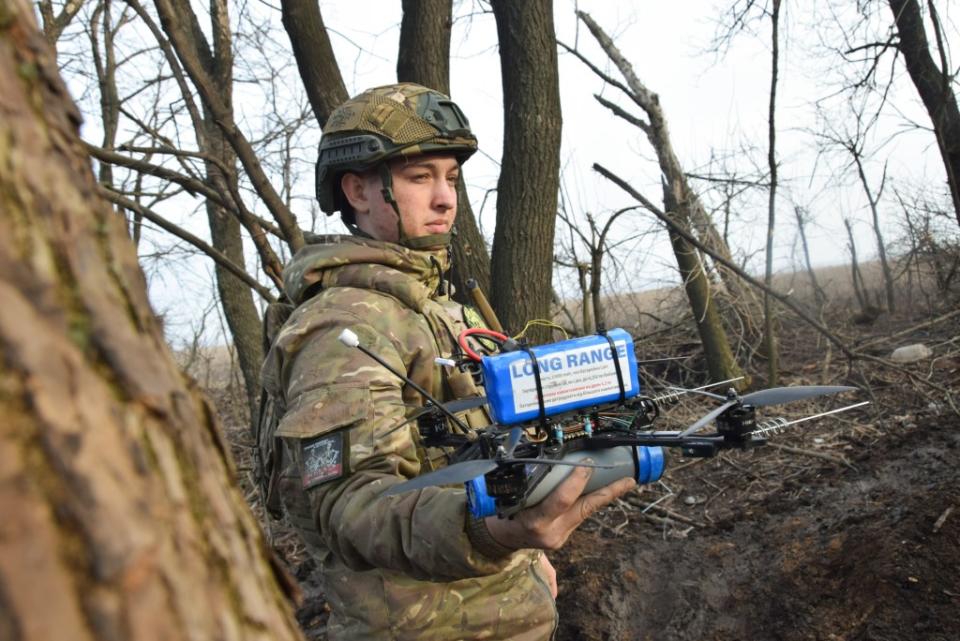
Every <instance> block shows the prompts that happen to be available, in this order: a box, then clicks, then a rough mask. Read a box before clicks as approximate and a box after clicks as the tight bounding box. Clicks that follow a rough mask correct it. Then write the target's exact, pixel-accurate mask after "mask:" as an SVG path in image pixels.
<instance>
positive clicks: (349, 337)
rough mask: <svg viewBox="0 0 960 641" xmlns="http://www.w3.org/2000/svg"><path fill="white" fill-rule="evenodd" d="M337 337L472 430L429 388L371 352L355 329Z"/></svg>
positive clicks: (467, 431) (454, 420)
mask: <svg viewBox="0 0 960 641" xmlns="http://www.w3.org/2000/svg"><path fill="white" fill-rule="evenodd" d="M337 338H338V340H339V341H340V342H341V343H343V344H344V345H346V346H347V347H356V348H357V349H359V350H360V351H361V352H363V353H364V354H366V355H367V356H369V357H370V358H372V359H373V360H375V361H377V362H378V363H380V364H381V365H383V366H384V367H386V368H387V371H388V372H390V373H391V374H393V375H394V376H396V377H397V378H399V379H401V380H402V381H404V382H405V383H407V384H408V385H409V386H410V387H412V388H413V389H415V390H417V391H418V392H420V395H421V396H423V397H424V398H425V399H427V400H428V401H430V402H431V403H433V406H434V407H436V408H437V409H438V410H440V411H441V412H443V413H444V414H446V415H447V417H448V418H449V419H450V420H452V421H453V422H454V423H456V424H457V426H458V427H459V428H460V429H462V430H463V432H464V433H465V434H466V433H469V432H470V428H469V427H467V425H466V423H464V422H463V421H461V420H460V419H459V418H457V417H456V415H454V413H453V412H451V411H450V410H448V409H447V408H446V407H444V406H443V404H442V403H440V401H438V400H437V399H435V398H434V397H433V396H431V395H430V393H429V392H428V391H427V390H425V389H423V388H422V387H420V386H419V385H417V384H416V383H415V382H414V381H412V380H411V379H410V377H408V376H407V375H406V374H403V373H401V372H398V371H397V370H395V369H394V368H393V367H391V366H390V365H388V364H387V362H386V361H385V360H383V359H382V358H380V357H379V356H377V355H376V354H374V353H373V352H371V351H370V350H369V349H367V348H366V347H364V346H363V345H361V344H360V338H359V337H358V336H357V334H356V333H355V332H353V331H351V330H349V329H344V330H343V331H342V332H340V336H338V337H337Z"/></svg>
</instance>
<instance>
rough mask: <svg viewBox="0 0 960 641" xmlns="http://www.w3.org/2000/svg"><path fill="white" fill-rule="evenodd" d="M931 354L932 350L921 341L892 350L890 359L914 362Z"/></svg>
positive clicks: (899, 361)
mask: <svg viewBox="0 0 960 641" xmlns="http://www.w3.org/2000/svg"><path fill="white" fill-rule="evenodd" d="M931 356H933V352H932V351H931V350H930V348H929V347H927V346H926V345H924V344H923V343H914V344H913V345H904V346H903V347H898V348H897V349H895V350H893V353H892V354H890V360H891V361H893V362H894V363H915V362H916V361H922V360H924V359H927V358H930V357H931Z"/></svg>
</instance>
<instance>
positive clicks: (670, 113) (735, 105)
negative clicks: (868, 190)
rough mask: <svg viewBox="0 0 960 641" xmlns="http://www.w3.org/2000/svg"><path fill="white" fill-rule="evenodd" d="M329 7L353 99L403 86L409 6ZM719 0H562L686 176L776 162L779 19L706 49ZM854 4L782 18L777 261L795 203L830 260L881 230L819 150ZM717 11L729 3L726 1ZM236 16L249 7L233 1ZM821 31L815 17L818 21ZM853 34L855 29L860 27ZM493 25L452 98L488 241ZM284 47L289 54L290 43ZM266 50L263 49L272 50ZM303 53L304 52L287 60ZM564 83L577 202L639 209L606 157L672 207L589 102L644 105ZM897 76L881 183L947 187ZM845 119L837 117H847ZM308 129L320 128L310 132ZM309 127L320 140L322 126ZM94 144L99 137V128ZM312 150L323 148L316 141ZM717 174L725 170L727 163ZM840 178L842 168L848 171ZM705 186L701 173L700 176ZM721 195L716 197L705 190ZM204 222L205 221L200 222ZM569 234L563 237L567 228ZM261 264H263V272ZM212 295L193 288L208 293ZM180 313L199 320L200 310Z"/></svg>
mask: <svg viewBox="0 0 960 641" xmlns="http://www.w3.org/2000/svg"><path fill="white" fill-rule="evenodd" d="M320 4H321V10H322V12H323V16H324V20H325V22H326V24H327V26H328V28H329V29H330V30H331V31H332V40H333V44H334V49H335V52H336V56H337V59H338V62H339V64H340V67H341V69H342V72H343V76H344V79H345V82H346V84H347V88H348V91H349V92H350V93H351V94H355V93H358V92H360V91H362V90H363V89H365V88H367V87H371V86H375V85H379V84H386V83H391V82H395V80H396V51H397V43H398V39H399V24H400V18H401V13H400V2H398V1H389V2H388V1H386V0H322V1H321V3H320ZM716 4H717V6H715V4H714V3H713V2H711V1H710V0H686V1H685V2H655V1H653V0H636V1H633V2H626V1H621V2H613V1H609V0H580V1H579V2H578V3H574V2H572V1H570V0H556V1H555V22H556V31H557V37H558V38H559V39H560V40H561V41H563V42H565V43H566V44H569V45H571V46H573V45H576V46H577V47H578V48H579V49H581V50H582V51H583V52H584V53H585V55H586V56H587V57H588V58H589V59H591V60H592V61H593V62H594V63H595V64H597V65H598V66H599V67H601V68H603V69H604V70H605V71H607V72H609V73H610V74H611V75H613V76H617V73H616V70H615V69H614V68H613V67H612V66H611V65H610V64H609V63H608V62H607V60H606V58H605V56H604V55H603V53H602V52H601V51H600V49H599V47H598V46H597V45H596V44H595V42H594V40H593V38H592V36H591V35H590V33H589V32H588V31H587V30H586V28H585V27H583V25H582V23H580V24H579V25H578V21H577V20H576V18H575V15H574V10H575V6H577V7H579V8H580V9H581V10H583V11H586V12H588V13H590V14H591V15H592V16H593V17H594V19H595V20H596V21H597V22H598V23H599V24H600V26H601V27H602V28H604V29H605V30H606V31H607V33H608V34H610V35H611V36H612V37H613V38H614V39H615V41H616V43H617V45H618V47H619V48H620V49H621V51H622V53H623V54H624V55H625V57H626V58H627V59H628V60H630V61H631V62H632V64H633V66H634V69H635V71H636V73H637V75H638V77H639V78H640V80H641V81H642V82H643V83H645V84H646V85H647V87H648V88H649V89H650V90H652V91H654V92H656V93H657V94H659V96H660V101H661V105H662V107H663V110H664V113H665V115H666V118H667V120H668V123H669V127H670V132H671V135H672V139H673V144H674V148H675V151H676V153H677V155H678V156H679V158H680V161H681V163H682V164H683V166H684V167H685V169H686V170H687V171H700V172H706V171H708V167H707V164H708V161H709V159H710V158H711V156H712V155H713V156H722V155H727V156H729V157H730V160H729V161H728V165H729V167H730V168H735V169H737V171H738V172H740V173H741V174H744V173H747V172H749V171H750V170H751V168H754V167H755V168H758V169H759V171H763V172H765V171H766V145H767V109H768V91H769V83H770V75H769V74H770V46H769V38H770V36H769V34H770V28H769V20H759V21H757V22H756V23H755V25H754V28H753V30H752V32H751V33H742V34H740V35H738V36H737V37H736V38H735V39H734V40H733V41H732V44H731V45H730V47H729V48H728V49H726V50H725V52H724V53H723V54H722V55H721V54H717V53H714V52H711V51H710V47H711V43H712V42H713V40H714V39H715V36H716V35H717V33H718V29H719V27H718V21H720V20H721V19H722V17H723V16H722V12H723V11H727V10H729V3H716ZM850 4H851V3H850V2H849V1H848V0H817V1H816V2H805V3H803V6H804V11H803V12H802V15H799V16H798V15H794V14H795V13H796V12H795V8H796V6H797V3H792V2H785V3H784V5H785V15H784V16H783V18H782V26H781V31H782V37H783V39H784V40H783V44H782V45H781V63H780V69H781V80H780V83H779V87H778V93H779V95H778V104H777V124H778V159H779V161H780V174H781V180H782V181H783V184H782V186H781V198H780V199H779V201H778V220H779V221H780V222H779V223H778V226H777V236H776V244H777V248H776V258H777V261H776V264H777V267H778V268H779V269H789V268H791V264H792V260H793V259H792V256H794V254H793V252H792V249H793V247H794V242H795V237H796V225H795V223H794V218H793V205H794V204H795V203H796V204H800V205H803V206H805V207H807V208H808V209H809V210H810V212H811V214H812V215H813V217H814V218H815V223H814V224H813V225H812V226H811V228H810V229H809V231H808V234H809V236H810V238H811V241H812V244H813V253H814V261H815V262H816V263H818V264H829V263H838V262H844V261H845V260H846V258H847V251H846V238H845V232H844V231H843V226H842V218H843V217H845V216H846V217H851V218H853V219H855V220H858V221H862V222H859V223H857V225H856V229H857V233H858V245H859V249H860V252H861V256H866V257H867V258H869V257H872V256H874V255H875V250H874V248H873V245H872V243H873V240H872V238H871V236H870V233H869V227H868V226H867V223H866V221H867V220H868V217H869V213H868V211H867V209H866V202H865V200H864V198H863V196H862V192H861V191H860V188H859V187H858V186H857V184H856V183H855V182H854V180H853V179H854V175H853V174H851V173H849V172H847V173H846V174H842V171H841V170H842V168H843V167H844V165H845V163H846V159H844V158H843V157H842V156H818V154H817V150H816V148H815V144H814V137H813V135H812V133H811V132H812V131H813V130H814V129H816V128H817V127H818V122H817V118H816V115H815V114H816V110H815V107H814V104H815V103H816V102H817V101H823V102H824V104H827V105H830V106H831V108H834V109H835V108H836V107H837V106H838V105H840V104H841V102H840V101H839V100H838V99H836V98H834V99H830V98H829V97H830V96H831V95H833V94H836V92H837V90H838V88H839V84H838V83H839V80H840V75H839V72H841V71H843V69H844V67H843V65H842V64H840V63H839V61H838V60H837V58H836V57H835V56H830V55H828V54H827V53H826V50H825V47H826V46H828V45H829V46H833V45H836V46H837V47H840V46H842V45H841V44H840V43H839V42H833V41H832V40H839V37H838V34H839V31H838V30H837V29H836V28H833V27H831V23H832V22H833V19H832V17H831V15H830V12H829V11H828V10H827V7H829V6H831V5H836V6H837V7H840V10H848V9H844V7H846V6H847V5H850ZM879 4H880V6H879V7H878V13H877V15H878V23H883V24H887V23H889V22H890V18H889V13H890V12H889V9H888V8H887V7H886V6H885V3H879ZM940 4H942V5H944V6H942V7H941V8H940V10H941V11H942V12H943V14H944V16H943V17H944V18H945V22H946V23H947V26H948V37H949V40H950V44H951V45H952V46H953V47H954V48H956V46H957V41H958V39H957V29H956V26H955V25H954V24H953V15H952V14H951V12H950V8H949V7H948V6H946V3H940ZM243 6H245V7H247V8H248V10H253V11H257V12H263V13H264V15H265V16H267V17H269V18H270V20H271V21H272V22H273V23H274V24H275V26H276V27H277V28H279V29H281V31H280V32H279V34H280V36H282V35H283V33H282V27H279V24H280V21H279V14H278V12H277V11H276V10H275V9H272V8H270V6H269V5H267V4H262V3H259V2H257V3H252V4H247V5H243ZM718 6H719V7H721V8H718ZM234 11H235V12H236V11H238V9H234ZM814 25H819V27H818V28H817V29H814V28H813V26H814ZM851 37H852V38H854V39H856V37H857V34H851ZM496 40H497V38H496V27H495V23H494V19H493V15H492V14H490V13H487V12H486V11H485V5H483V4H481V3H479V2H474V1H469V0H462V1H460V2H457V3H456V5H455V23H454V30H453V44H452V52H451V55H452V62H451V93H452V95H453V97H454V99H455V100H456V101H457V102H458V104H459V105H460V106H461V108H462V109H463V110H464V112H465V113H466V114H467V116H468V117H469V118H470V121H471V124H472V126H473V128H474V131H475V132H476V134H477V136H478V138H479V140H480V148H481V151H482V153H481V154H477V155H476V156H475V157H474V158H473V159H471V160H470V162H469V163H468V165H467V166H466V168H465V175H466V177H467V180H468V183H469V187H470V194H471V202H472V204H473V207H474V211H477V212H479V211H480V210H481V205H482V215H481V226H482V228H483V230H484V231H485V233H486V234H487V236H488V238H492V232H493V224H494V216H495V195H492V194H491V195H490V196H489V197H488V198H487V200H486V203H485V204H483V203H484V199H485V196H486V195H487V194H488V191H489V190H491V189H493V188H494V187H495V186H496V179H497V175H498V162H499V159H500V156H501V142H502V101H501V84H500V60H499V56H498V51H497V48H496ZM276 42H277V43H278V45H277V46H278V47H280V48H279V49H278V50H277V52H274V53H271V54H269V55H272V56H274V57H275V58H283V57H284V56H289V55H290V54H289V51H288V50H289V45H288V44H287V43H286V42H285V39H284V38H282V37H280V38H277V39H276ZM283 47H286V49H287V51H283ZM265 55H266V54H265ZM290 59H291V62H292V57H291V58H290ZM559 60H560V84H561V99H562V110H563V120H564V133H563V148H562V165H563V168H564V169H563V183H564V190H565V194H566V195H567V197H568V198H569V201H570V207H571V210H573V211H574V212H577V213H580V214H582V213H583V212H592V213H594V214H595V215H598V216H601V217H602V216H603V215H604V214H605V213H608V212H611V211H614V210H616V209H619V208H622V207H625V206H629V205H633V204H634V203H633V202H632V201H631V199H630V197H629V196H627V195H626V194H624V193H622V192H621V191H620V190H619V189H618V188H617V187H615V186H614V185H612V184H610V183H609V182H607V181H605V180H603V179H602V178H600V177H599V176H597V175H596V174H595V173H594V172H593V171H592V170H591V169H590V167H591V165H592V164H593V163H594V162H602V163H603V164H604V165H605V166H606V167H608V168H609V169H611V170H612V171H614V172H615V173H618V174H619V175H621V176H622V177H624V178H625V179H627V180H628V181H630V182H631V183H632V184H634V186H636V187H637V188H639V189H640V190H641V191H643V192H644V193H645V194H646V195H647V196H648V197H649V198H650V199H651V200H653V201H654V202H661V193H660V187H659V172H658V169H657V166H656V162H655V156H654V154H653V151H652V149H651V147H650V145H649V143H648V142H647V141H646V139H645V137H644V136H643V135H642V133H641V132H640V131H639V130H638V129H636V128H634V127H632V126H630V125H628V124H627V123H625V122H623V121H621V120H619V119H617V118H616V117H614V116H613V115H612V114H610V113H609V112H608V111H606V110H605V109H604V108H603V107H601V106H600V105H599V104H598V103H597V102H596V101H595V100H594V98H593V94H594V93H602V94H603V95H604V96H605V97H607V98H609V99H612V100H614V101H615V102H618V103H619V104H621V105H622V106H624V107H627V108H629V109H630V110H631V111H632V112H634V113H636V114H637V115H640V113H639V109H638V108H637V107H636V106H635V105H632V104H631V103H630V102H629V101H628V100H625V99H623V98H622V97H621V95H620V94H619V92H618V91H617V90H616V89H614V88H612V87H606V86H605V85H604V83H603V82H602V81H601V80H600V79H599V78H597V77H596V76H595V75H594V74H593V73H592V72H591V71H589V70H588V69H587V68H586V67H585V66H584V65H583V64H582V63H581V62H580V61H578V60H577V59H576V58H574V57H573V56H572V55H570V54H567V53H560V55H559ZM287 73H292V74H293V75H292V76H291V77H290V79H289V81H288V83H289V86H290V93H291V95H295V94H299V95H301V97H302V89H300V88H299V87H298V86H297V82H298V81H297V78H296V77H295V68H293V67H292V66H291V67H290V68H288V70H287ZM897 75H898V79H897V82H896V83H895V85H894V89H893V91H892V92H891V96H890V100H891V105H893V106H894V107H895V109H889V110H888V114H889V115H886V116H884V118H883V119H882V120H881V122H880V124H879V126H878V129H877V135H876V138H875V140H874V141H873V142H872V143H871V146H872V147H880V141H883V140H887V139H889V138H891V136H892V135H893V134H896V136H893V138H892V140H891V141H889V142H887V143H885V144H884V146H882V148H881V151H880V152H879V153H878V158H879V160H877V161H875V162H872V163H870V165H869V167H868V169H869V172H870V175H871V178H872V179H874V180H877V181H878V180H879V176H880V174H881V172H882V168H883V161H884V160H889V166H888V169H887V171H888V175H889V176H891V177H893V178H894V179H895V180H896V181H898V183H899V184H901V185H916V184H918V183H921V182H924V181H926V182H929V183H931V184H933V183H937V182H942V181H943V170H942V166H941V165H940V160H939V157H938V154H937V150H936V148H935V146H934V143H933V136H932V134H931V133H930V132H929V131H922V130H917V129H914V128H912V127H910V126H909V125H908V123H910V122H911V121H913V122H917V123H920V124H921V125H924V126H927V123H928V119H927V118H926V116H925V113H924V111H923V109H922V105H921V104H920V103H919V100H918V99H917V98H916V94H915V90H914V89H913V86H912V85H911V84H910V83H909V78H908V77H907V76H906V73H905V71H904V70H903V67H902V63H901V64H899V65H898V68H897ZM245 91H247V90H246V89H244V88H243V87H239V88H238V91H237V98H236V99H235V101H236V103H237V109H238V111H239V113H240V116H241V121H243V120H244V119H246V120H249V121H250V122H253V121H255V120H256V118H258V117H261V112H262V111H263V109H262V101H260V100H258V99H256V98H248V99H245V98H244V97H245V96H246V95H248V94H246V93H245ZM838 113H839V112H835V113H833V115H832V116H831V119H832V121H833V122H835V123H840V122H842V121H843V118H841V117H840V116H839V115H838ZM312 134H316V131H313V132H312ZM312 134H311V135H312ZM86 135H87V136H88V138H90V139H91V140H96V138H97V136H96V135H95V134H94V135H90V131H89V130H88V131H87V134H86ZM306 138H307V139H308V140H311V142H310V143H309V144H311V145H312V144H315V142H314V140H313V139H310V135H308V136H307V137H306ZM750 145H752V146H754V148H755V149H754V151H753V152H751V153H744V152H737V150H738V149H740V148H741V147H748V146H750ZM306 155H307V156H310V157H309V158H305V159H304V161H303V162H302V163H301V164H302V167H301V172H300V175H299V179H298V183H297V185H296V191H297V192H298V193H299V194H301V195H302V196H303V197H304V198H305V199H306V198H308V197H309V196H308V195H309V194H310V193H312V190H313V185H312V169H311V168H310V166H309V165H310V163H312V162H313V160H314V158H315V154H306ZM717 169H718V168H717V167H714V170H715V171H716V170H717ZM840 174H842V175H843V176H844V177H843V178H837V176H838V175H840ZM695 185H696V186H697V187H699V188H705V187H706V185H705V184H703V183H696V184H695ZM708 204H709V199H708ZM766 207H767V203H766V193H765V192H762V191H757V192H756V193H755V194H754V195H753V196H752V197H750V198H748V199H746V200H744V201H742V202H740V203H739V205H738V207H737V210H736V211H735V212H734V213H735V215H736V219H737V222H736V223H735V224H734V225H733V226H732V227H731V245H732V249H733V250H734V252H735V253H738V254H740V255H750V256H754V262H753V263H751V264H752V265H754V266H755V267H756V268H760V265H762V254H761V253H760V250H762V247H763V244H764V239H765V233H766V231H765V225H766V216H767V212H766ZM298 215H299V216H300V219H301V222H303V223H305V222H306V221H308V220H309V214H308V212H307V205H306V201H305V200H304V201H301V206H300V207H299V209H298ZM202 220H203V219H202V217H201V216H192V217H191V219H190V220H184V221H183V224H185V225H186V226H189V227H191V228H192V229H193V230H194V231H195V232H196V233H201V234H204V235H205V234H206V232H205V230H204V225H203V224H202ZM198 221H199V222H198ZM621 221H622V222H621V223H620V224H618V233H619V234H622V235H625V236H626V235H630V234H633V233H637V232H638V231H641V230H648V229H651V228H653V227H655V225H654V223H653V221H652V217H651V216H650V215H649V214H645V213H642V212H636V213H633V214H630V215H629V216H625V217H623V218H622V219H621ZM896 223H897V216H896V214H895V212H894V211H892V210H890V211H885V212H884V231H885V232H886V234H887V238H892V237H893V236H895V235H896ZM340 229H341V228H340V227H339V224H337V223H335V222H333V221H330V222H327V223H326V225H324V224H323V222H321V223H320V228H319V229H318V230H319V231H324V230H326V231H339V230H340ZM559 233H562V232H561V231H558V234H559ZM635 251H636V252H637V255H636V264H637V269H636V274H635V277H634V280H633V282H631V284H630V286H631V287H632V288H634V289H643V288H649V287H652V286H657V285H661V284H663V283H664V282H670V281H671V280H673V279H674V276H673V259H672V256H671V254H670V249H669V245H668V243H667V242H666V240H665V234H662V233H661V234H657V235H656V236H645V237H644V239H643V241H642V243H640V244H638V245H637V247H636V248H635ZM251 269H252V267H251ZM210 271H211V267H210V264H209V261H207V260H205V259H197V260H190V261H185V262H183V263H182V264H181V265H178V267H177V269H176V270H175V271H174V273H169V272H167V273H158V274H155V275H154V276H152V277H151V295H152V298H153V300H154V302H155V305H156V306H157V307H158V308H159V309H161V310H166V311H168V313H170V314H171V320H173V317H175V316H179V315H183V314H186V315H187V317H191V318H195V316H196V311H195V310H194V309H192V308H191V307H184V306H183V305H182V304H180V303H179V302H178V301H179V300H180V299H182V298H183V297H184V292H188V291H194V290H196V291H197V292H199V291H205V292H206V293H205V295H206V296H207V297H209V295H210V285H209V284H208V281H209V273H210ZM200 296H201V294H200V293H197V294H195V295H193V294H190V297H191V298H194V297H196V298H199V297H200ZM184 322H186V323H189V320H185V321H184Z"/></svg>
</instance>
